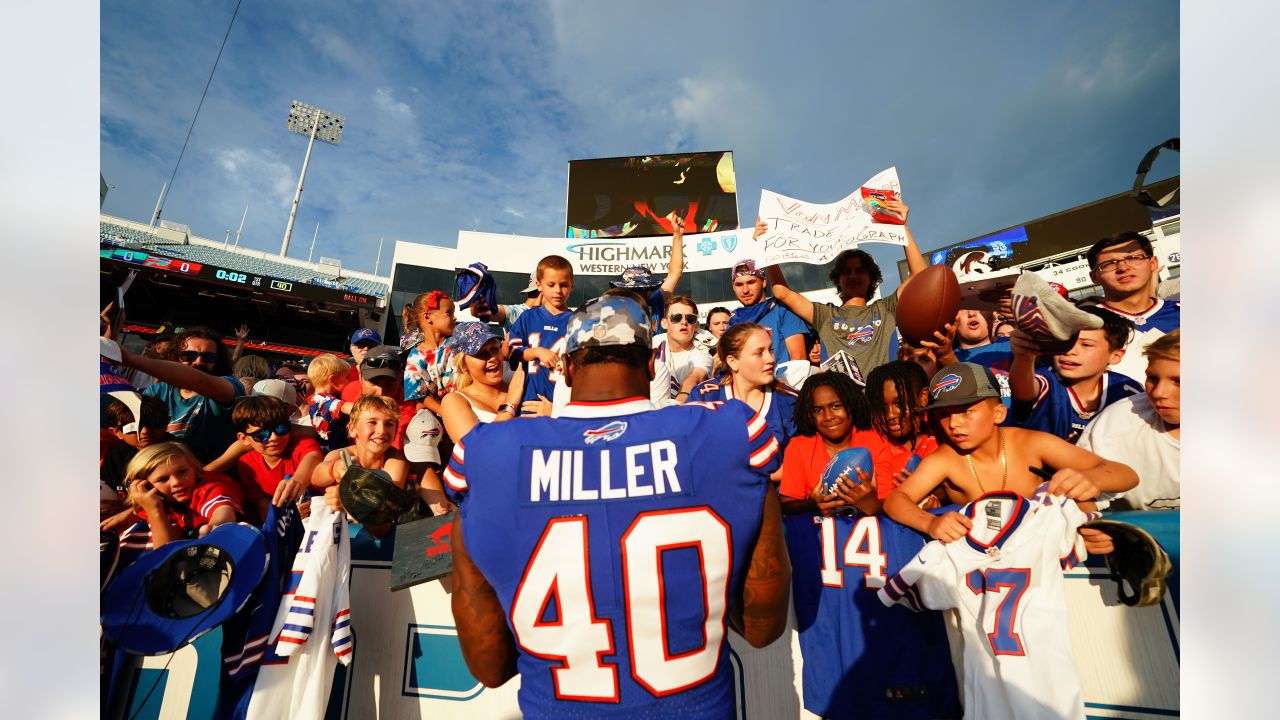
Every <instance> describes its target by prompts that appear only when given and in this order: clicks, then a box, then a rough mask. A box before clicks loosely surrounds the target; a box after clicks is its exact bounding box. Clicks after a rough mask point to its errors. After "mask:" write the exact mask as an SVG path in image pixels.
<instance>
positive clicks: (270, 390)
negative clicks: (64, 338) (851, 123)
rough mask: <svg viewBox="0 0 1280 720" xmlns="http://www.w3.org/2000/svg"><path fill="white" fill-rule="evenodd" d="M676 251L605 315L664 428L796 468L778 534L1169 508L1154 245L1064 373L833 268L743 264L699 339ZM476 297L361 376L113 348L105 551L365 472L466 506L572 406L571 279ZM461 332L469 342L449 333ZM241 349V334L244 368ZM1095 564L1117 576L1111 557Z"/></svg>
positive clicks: (994, 322) (1139, 242)
mask: <svg viewBox="0 0 1280 720" xmlns="http://www.w3.org/2000/svg"><path fill="white" fill-rule="evenodd" d="M889 204H890V206H891V207H890V209H892V210H895V211H897V212H899V213H900V214H901V215H902V216H903V217H905V216H906V215H907V207H906V206H905V205H903V204H902V203H901V202H900V201H896V200H891V201H889ZM682 236H683V223H681V222H679V221H678V220H677V222H676V223H675V233H674V235H673V237H672V253H671V258H672V261H671V266H670V268H669V270H668V273H667V275H666V276H665V277H655V276H653V275H652V274H651V273H650V272H649V271H648V270H645V269H643V268H636V269H632V270H628V271H627V272H625V273H624V274H623V275H622V276H621V277H619V278H618V279H617V280H615V281H614V282H613V283H612V284H613V286H614V289H613V290H610V291H609V293H607V294H620V295H625V296H627V297H632V298H634V299H636V300H637V301H638V302H640V303H642V304H643V306H645V307H648V308H649V310H650V312H651V315H652V331H653V333H654V337H653V349H652V366H653V372H652V376H653V379H652V382H651V383H650V397H649V399H650V400H651V402H652V403H653V405H654V406H656V407H662V406H665V405H669V404H678V403H685V402H699V401H712V400H728V399H738V400H741V401H743V402H745V403H746V404H747V405H749V406H750V407H751V408H752V410H754V411H756V413H757V414H758V415H760V416H763V417H764V418H765V420H766V422H767V428H768V430H767V431H768V432H770V433H772V434H773V436H774V437H775V438H776V440H777V442H778V443H779V445H780V446H782V447H783V448H784V451H783V454H782V458H783V459H782V462H781V463H780V464H779V466H778V467H777V469H776V470H775V471H774V472H773V475H772V479H773V480H774V481H775V482H776V483H777V488H778V492H779V494H780V500H781V501H782V507H783V512H784V513H786V514H801V513H808V514H813V515H822V516H827V515H831V514H833V513H836V512H839V511H841V509H842V508H845V507H846V506H854V507H856V508H857V510H858V511H860V512H861V513H864V514H876V513H886V514H887V515H888V516H890V517H892V518H894V519H895V520H898V521H899V522H901V523H903V524H906V525H909V526H912V527H916V528H917V529H919V530H920V531H922V532H925V533H927V534H928V535H929V536H931V537H933V538H936V539H940V540H943V541H950V540H955V539H957V538H959V537H962V536H963V535H964V533H965V531H966V528H967V523H968V522H969V521H968V520H967V518H965V517H964V516H963V515H960V514H958V513H946V514H942V515H938V514H932V513H928V512H926V511H927V510H929V509H932V508H936V507H939V506H943V505H948V504H954V503H961V504H963V503H966V502H970V501H972V500H974V499H975V498H977V497H978V496H979V495H981V494H983V493H985V492H987V491H990V490H993V489H996V488H997V487H998V488H1000V489H1010V490H1014V491H1016V492H1018V493H1019V494H1022V495H1024V496H1028V497H1029V496H1030V495H1031V494H1032V493H1033V492H1034V491H1035V488H1036V487H1037V486H1038V485H1039V484H1040V483H1041V482H1042V478H1041V477H1039V476H1037V475H1035V474H1033V473H1031V472H1029V471H1028V470H1027V468H1034V467H1037V466H1041V467H1047V468H1051V469H1052V471H1053V472H1055V473H1056V474H1055V475H1054V478H1055V480H1054V482H1055V483H1056V486H1055V488H1054V489H1055V490H1056V491H1057V492H1058V493H1059V494H1065V495H1067V496H1068V497H1070V498H1071V499H1073V500H1076V501H1078V502H1080V503H1081V504H1082V506H1090V509H1092V507H1091V506H1092V505H1096V506H1097V507H1099V508H1107V507H1110V508H1111V509H1127V510H1169V509H1177V508H1178V506H1179V494H1180V493H1179V482H1180V481H1179V470H1178V468H1179V459H1178V454H1179V443H1180V432H1179V383H1180V373H1179V342H1180V332H1179V331H1178V325H1179V305H1178V303H1177V302H1176V301H1173V300H1167V299H1164V298H1162V297H1161V296H1160V295H1159V294H1158V293H1157V288H1156V285H1157V279H1158V271H1159V260H1158V259H1157V257H1156V256H1155V254H1154V253H1153V251H1152V247H1151V243H1150V241H1148V240H1147V239H1146V238H1144V237H1143V236H1141V235H1139V234H1137V233H1123V234H1121V235H1118V236H1114V237H1108V238H1105V239H1102V240H1100V241H1098V242H1097V243H1095V244H1094V245H1093V247H1092V248H1091V249H1090V250H1089V253H1088V261H1089V267H1090V273H1091V277H1092V279H1093V280H1094V281H1095V282H1096V283H1097V284H1098V285H1099V286H1100V287H1101V291H1102V294H1101V296H1098V297H1093V298H1087V299H1085V300H1082V301H1079V302H1073V304H1075V305H1077V306H1079V307H1081V308H1082V309H1084V311H1085V312H1087V313H1090V314H1092V315H1094V316H1096V317H1098V318H1100V319H1101V320H1102V327H1101V328H1100V329H1096V330H1092V329H1090V330H1083V331H1080V332H1079V334H1078V337H1076V339H1075V340H1074V342H1073V343H1072V344H1071V345H1070V346H1069V347H1068V348H1067V349H1065V350H1061V349H1056V350H1059V351H1057V352H1047V351H1046V350H1045V349H1043V348H1041V347H1040V345H1039V344H1037V342H1036V340H1034V339H1033V338H1032V336H1031V335H1030V334H1029V333H1027V332H1024V331H1023V330H1021V329H1019V328H1018V327H1017V324H1016V323H1015V322H1014V320H1013V319H1012V317H1011V314H1010V313H1009V312H1008V304H1007V303H1006V304H1005V307H1004V309H1005V312H1003V313H1001V312H989V311H984V310H970V309H963V310H961V311H960V312H959V314H958V315H957V316H956V319H955V322H954V323H953V324H951V325H948V326H947V328H945V331H944V332H940V333H938V334H937V335H936V336H935V341H934V342H925V343H920V344H919V345H911V344H908V343H906V342H903V341H901V340H900V339H899V338H898V337H897V333H896V322H895V321H896V313H897V307H898V298H899V297H900V295H901V292H902V287H905V286H906V285H907V284H908V283H910V277H909V278H908V279H907V280H906V282H904V283H903V285H902V286H901V287H899V288H898V289H897V290H896V291H894V292H891V293H888V294H886V295H883V296H879V297H878V296H877V290H878V288H879V286H880V284H881V282H882V272H881V269H880V268H879V267H878V266H877V264H876V262H875V261H874V260H873V259H872V257H871V256H870V255H869V254H867V253H866V252H864V251H862V250H858V249H854V250H847V251H845V252H843V253H841V254H840V255H839V256H838V257H837V258H835V260H834V261H833V262H832V264H831V267H830V271H829V277H830V279H831V282H832V286H833V287H834V289H835V290H836V292H837V293H838V295H839V299H840V302H839V303H838V304H837V303H826V302H816V301H813V300H810V299H809V298H807V297H805V296H804V295H802V294H800V293H798V292H795V291H793V290H791V289H790V288H789V287H788V285H787V282H786V280H785V278H784V276H783V274H782V272H781V270H780V268H778V267H770V268H760V267H757V265H756V263H755V262H753V261H752V260H750V259H747V260H743V261H741V262H739V263H737V264H736V265H735V266H734V267H733V269H732V286H731V287H730V288H726V290H730V291H732V292H733V293H734V295H735V296H736V298H737V299H738V300H739V301H740V302H741V303H742V307H740V308H738V309H736V310H733V311H729V310H727V309H725V308H722V307H715V308H711V309H710V310H709V311H708V312H707V315H706V318H707V320H706V323H705V327H703V326H702V323H701V322H700V320H699V305H698V301H699V299H698V298H694V297H691V296H689V295H687V294H680V293H679V292H678V291H677V285H678V284H679V279H680V269H681V266H682V264H683V259H682V256H681V254H680V252H679V249H680V248H681V247H682ZM908 237H909V235H908ZM905 257H906V260H907V264H908V266H909V268H910V270H911V272H913V273H915V272H919V271H921V270H923V269H924V268H925V267H926V266H927V262H926V260H925V259H924V257H923V256H922V255H921V253H920V251H919V249H918V247H917V246H916V244H915V241H914V240H913V239H910V240H909V242H908V244H907V245H906V247H905ZM462 275H466V276H467V277H468V278H470V279H469V281H468V282H467V283H465V284H460V287H459V288H433V289H430V290H428V291H426V292H423V293H422V294H420V295H419V296H418V297H417V298H416V299H415V300H414V301H413V303H412V304H411V305H410V306H407V307H406V309H405V315H406V321H407V323H406V324H407V328H408V330H409V332H408V333H407V334H406V337H405V339H404V340H403V341H402V342H401V343H400V345H399V346H388V345H385V344H383V343H382V338H381V337H380V336H379V334H378V333H377V332H375V331H373V330H370V329H367V328H359V329H355V330H354V332H353V334H352V335H351V338H350V352H349V355H350V360H349V361H348V360H346V359H344V358H340V357H338V356H336V355H334V354H325V355H319V356H316V357H314V358H312V359H311V360H310V361H309V363H307V365H306V366H305V367H301V366H298V365H296V364H292V365H291V364H281V365H277V366H274V367H273V365H272V364H271V363H269V362H268V361H266V360H265V359H264V358H260V357H255V356H252V355H242V353H240V351H239V350H240V349H239V348H237V350H236V355H237V357H235V358H233V357H232V356H231V353H229V352H228V349H227V346H226V344H225V343H224V342H223V339H222V336H221V335H220V334H219V333H217V332H215V331H214V330H212V329H209V328H207V327H186V328H177V329H166V330H164V331H163V332H161V333H159V334H157V335H156V336H155V337H154V338H152V341H151V343H150V344H149V345H148V347H147V349H146V350H145V351H144V352H143V353H142V354H140V355H139V354H134V353H131V352H129V351H128V350H126V349H124V348H123V347H120V346H119V345H117V344H115V343H114V342H112V341H111V340H110V338H106V337H104V339H103V348H104V349H103V356H104V358H103V362H104V370H103V376H102V377H103V380H102V382H103V390H104V395H103V411H102V432H101V453H100V459H101V463H100V473H101V488H100V489H101V495H102V502H101V529H102V531H104V532H110V533H125V534H128V533H134V534H135V536H136V534H137V533H138V532H140V530H139V528H140V527H145V528H146V530H145V533H146V534H145V535H144V536H143V537H144V538H145V546H146V547H149V548H154V547H159V546H161V545H163V544H165V543H166V542H169V541H171V540H173V539H175V538H181V537H195V536H198V535H203V534H205V533H207V532H208V531H209V529H210V528H212V527H214V526H216V525H219V524H221V523H226V522H232V521H237V520H243V521H248V522H253V523H261V522H262V521H263V519H264V518H265V516H266V510H267V507H268V505H270V504H276V505H281V504H284V503H294V502H299V501H301V500H304V499H306V498H309V497H313V496H316V495H325V496H326V497H327V499H328V501H329V502H330V504H331V505H335V506H336V505H337V504H338V503H339V502H340V501H339V500H338V497H337V492H336V488H337V485H338V483H339V481H340V479H341V478H342V477H343V475H344V473H345V472H346V471H347V469H348V468H350V467H352V466H360V467H363V468H372V469H381V470H383V471H385V473H386V474H387V475H388V476H389V478H390V479H391V480H392V481H393V482H394V483H395V484H396V485H398V486H400V487H402V488H405V489H407V490H410V491H412V492H413V493H415V494H416V495H417V497H418V498H419V499H420V500H421V502H420V504H419V506H418V507H417V508H416V509H415V510H414V511H413V512H412V513H410V515H409V517H413V516H419V515H422V516H425V515H428V514H443V513H447V512H449V511H450V510H452V509H454V507H455V503H456V502H460V501H461V502H465V499H461V500H460V497H459V494H458V493H455V492H452V491H451V490H450V483H449V477H448V472H447V467H448V458H449V454H450V452H451V447H452V446H453V445H455V444H456V443H458V442H459V441H460V440H462V439H463V438H464V437H465V436H466V435H467V433H468V432H470V431H471V430H472V429H473V428H474V427H475V426H476V425H477V424H479V423H504V422H517V423H519V422H523V421H524V418H527V417H530V416H540V415H551V416H555V415H557V414H558V413H559V411H560V409H561V408H563V407H564V405H565V404H566V403H567V401H568V396H569V392H568V389H567V387H566V384H565V378H564V367H563V362H564V357H563V349H564V345H565V343H564V339H565V332H566V324H567V322H568V320H569V317H570V315H571V314H572V313H571V309H570V308H569V307H568V305H567V299H568V297H569V295H570V293H571V291H572V289H573V283H574V277H573V268H572V265H571V264H570V263H569V262H568V261H567V260H565V259H564V258H562V257H559V256H554V255H553V256H549V257H546V258H543V259H542V260H541V261H540V262H539V263H538V264H537V267H536V268H534V269H533V273H532V276H531V279H530V284H529V286H528V287H527V288H526V289H525V293H524V297H522V298H513V299H514V300H516V302H514V303H512V304H500V303H499V302H498V301H497V299H496V298H494V297H492V294H493V293H492V281H491V280H490V281H488V287H489V288H490V289H489V291H488V292H485V282H486V279H485V273H484V268H483V266H481V267H480V268H476V267H475V266H473V267H472V268H470V269H468V270H467V271H464V272H462V273H460V276H462ZM1063 297H1064V298H1065V292H1063ZM460 308H465V309H467V310H469V311H470V313H471V315H472V316H474V317H477V318H479V320H473V321H467V322H458V320H457V318H456V316H455V313H456V312H457V310H458V309H460ZM247 333H248V329H247V328H241V329H240V330H239V331H238V332H237V336H238V337H239V338H240V340H241V342H242V343H243V340H244V338H245V336H247ZM840 353H843V354H844V356H845V358H846V359H847V360H849V361H850V362H849V363H848V364H847V365H842V366H840V367H841V368H843V369H842V370H833V369H828V370H824V369H823V368H822V365H823V364H824V363H826V362H828V361H829V360H831V359H832V358H833V357H835V356H837V355H838V354H840ZM948 372H950V373H953V374H955V375H956V376H957V377H958V378H959V381H960V382H963V383H967V384H966V385H965V387H966V388H969V387H970V386H971V387H972V392H971V393H970V394H969V395H967V396H965V398H966V400H967V402H966V403H964V404H949V403H948V402H947V401H946V400H945V399H939V397H938V396H937V395H936V394H933V395H931V393H930V388H931V385H932V383H931V379H933V380H935V381H936V378H938V377H940V376H942V375H943V374H944V373H948ZM850 447H865V448H867V449H868V450H869V451H870V452H871V455H872V457H873V459H874V472H873V473H871V474H870V475H869V476H860V477H858V478H845V480H844V481H842V482H841V483H840V484H839V485H837V486H836V487H834V488H828V487H824V486H823V485H822V483H820V482H818V479H819V476H820V474H821V472H822V469H823V467H824V466H825V465H826V463H827V462H828V460H829V459H830V458H831V457H832V456H833V455H835V454H836V453H837V452H839V451H841V450H843V449H846V448H850ZM997 447H998V452H997V451H996V448H997ZM984 448H990V450H989V451H988V450H985V449H984ZM975 449H977V451H975ZM1006 454H1007V455H1008V456H1011V458H1012V459H1009V460H1007V461H1006V459H1005V455H1006ZM975 460H976V462H975ZM1002 466H1003V467H1004V474H1003V479H1002V469H1001V468H1002ZM300 506H301V507H305V503H300ZM370 530H371V531H375V530H378V529H376V528H370ZM383 530H385V529H383ZM1087 539H1089V540H1090V541H1091V543H1092V545H1091V549H1092V550H1094V551H1096V552H1105V551H1106V538H1105V536H1101V537H1098V536H1094V537H1090V538H1087Z"/></svg>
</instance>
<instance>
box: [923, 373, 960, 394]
mask: <svg viewBox="0 0 1280 720" xmlns="http://www.w3.org/2000/svg"><path fill="white" fill-rule="evenodd" d="M958 387H960V376H959V375H956V374H955V373H948V374H947V375H946V376H944V377H943V378H942V379H941V380H939V381H938V382H937V383H935V384H934V386H933V388H932V389H931V390H930V391H929V392H930V394H932V395H933V399H934V400H937V399H938V396H939V395H941V394H942V393H944V392H949V391H951V390H955V389H956V388H958Z"/></svg>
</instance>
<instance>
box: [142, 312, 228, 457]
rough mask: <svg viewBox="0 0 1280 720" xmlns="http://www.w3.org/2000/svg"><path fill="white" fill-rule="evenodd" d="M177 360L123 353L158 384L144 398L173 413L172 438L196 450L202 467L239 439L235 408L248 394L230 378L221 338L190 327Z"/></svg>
mask: <svg viewBox="0 0 1280 720" xmlns="http://www.w3.org/2000/svg"><path fill="white" fill-rule="evenodd" d="M175 347H176V350H174V351H172V352H173V360H161V359H158V358H149V357H143V356H141V355H134V354H133V353H131V352H129V351H128V350H126V349H125V348H123V347H121V348H120V357H121V361H122V362H123V364H125V365H127V366H129V367H132V368H137V369H138V370H141V371H142V372H145V373H147V374H148V375H150V376H151V377H152V378H154V379H155V382H153V383H152V384H151V385H149V386H148V387H147V389H146V390H145V391H143V392H144V394H146V395H152V396H154V397H158V398H160V399H161V400H163V401H164V403H165V405H166V406H167V407H168V408H169V433H170V434H171V435H173V436H174V437H176V438H178V439H180V440H182V441H183V442H185V443H187V445H189V446H190V447H191V449H192V450H193V451H194V452H195V454H196V457H197V458H199V459H200V461H201V462H202V463H205V462H209V461H210V460H213V459H214V458H216V457H218V455H220V454H221V453H222V451H223V450H225V449H226V448H227V445H229V444H231V442H232V441H233V440H235V439H236V430H235V428H234V427H233V426H232V423H231V406H232V403H233V402H234V401H235V399H236V398H237V397H240V396H241V395H244V394H245V391H244V386H243V385H241V384H240V381H239V380H237V379H236V378H235V376H234V375H232V374H231V359H230V357H229V356H228V354H227V348H226V345H225V344H224V343H223V341H222V336H221V335H219V334H218V333H216V332H214V331H213V330H211V329H209V328H207V327H189V328H187V329H186V330H185V331H183V333H182V334H181V335H179V336H178V337H177V341H176V343H175Z"/></svg>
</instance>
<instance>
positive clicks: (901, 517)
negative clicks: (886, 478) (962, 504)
mask: <svg viewBox="0 0 1280 720" xmlns="http://www.w3.org/2000/svg"><path fill="white" fill-rule="evenodd" d="M943 452H944V450H941V449H940V450H939V451H938V452H935V453H933V454H931V455H929V457H926V458H925V459H924V460H922V461H921V462H920V465H919V466H918V467H917V468H916V469H915V472H913V473H911V476H910V477H908V478H906V479H905V480H903V481H902V484H901V485H899V486H898V487H896V488H894V490H893V492H891V493H889V496H888V497H886V498H885V499H884V513H885V514H886V515H888V516H889V517H890V518H893V519H894V520H896V521H897V522H899V523H902V524H903V525H906V526H908V527H911V528H914V529H915V530H918V531H919V532H922V533H926V534H928V535H929V537H932V538H933V539H935V540H941V541H943V542H951V541H952V540H959V539H960V538H962V537H964V535H965V533H966V532H968V530H969V528H970V527H971V526H972V523H971V522H970V521H969V518H967V517H965V516H964V515H961V514H960V513H958V512H949V513H947V514H946V515H932V514H930V513H927V512H925V511H924V510H921V509H920V507H919V503H920V501H921V500H924V499H925V496H926V495H928V494H929V493H930V492H932V491H933V489H934V488H936V487H938V485H940V484H942V481H943V480H945V479H946V460H944V459H943V457H942V455H941V453H943Z"/></svg>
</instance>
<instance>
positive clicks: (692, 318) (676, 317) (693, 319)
mask: <svg viewBox="0 0 1280 720" xmlns="http://www.w3.org/2000/svg"><path fill="white" fill-rule="evenodd" d="M680 318H684V321H685V322H687V323H689V324H690V325H694V324H696V323H697V322H698V316H697V315H690V314H689V313H671V315H669V316H668V317H667V321H668V322H672V323H678V322H680Z"/></svg>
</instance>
